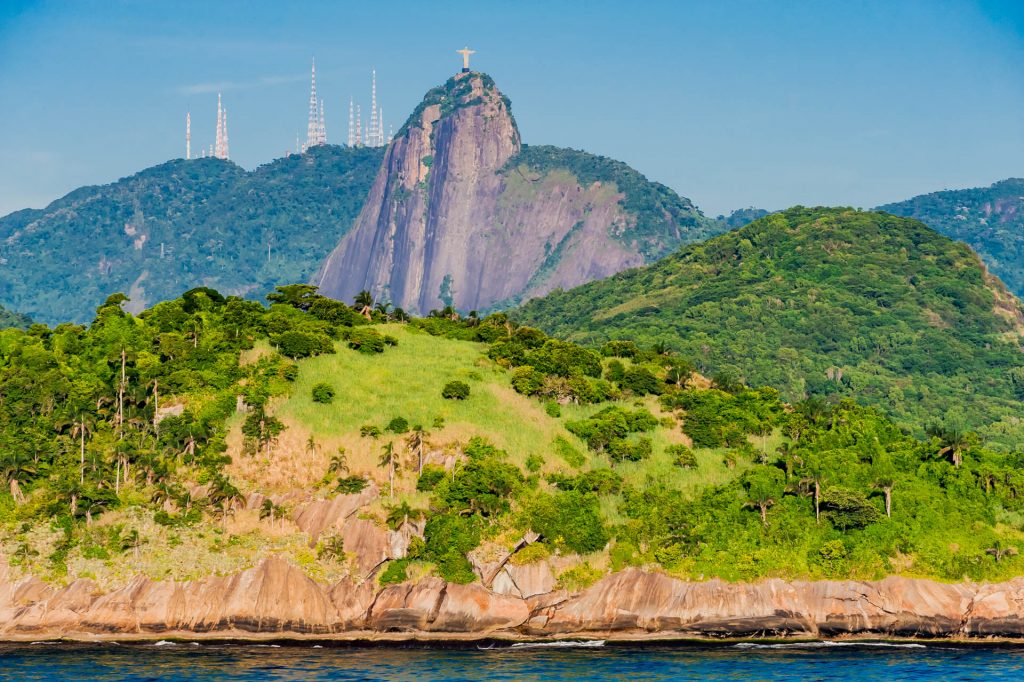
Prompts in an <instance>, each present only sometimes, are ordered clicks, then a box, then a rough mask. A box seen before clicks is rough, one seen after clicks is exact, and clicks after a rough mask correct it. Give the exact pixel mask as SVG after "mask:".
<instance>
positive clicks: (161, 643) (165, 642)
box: [153, 639, 178, 646]
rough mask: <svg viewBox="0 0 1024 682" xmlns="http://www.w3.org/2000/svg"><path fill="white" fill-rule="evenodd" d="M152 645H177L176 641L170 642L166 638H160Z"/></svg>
mask: <svg viewBox="0 0 1024 682" xmlns="http://www.w3.org/2000/svg"><path fill="white" fill-rule="evenodd" d="M153 646H178V643H177V642H171V641H169V640H166V639H161V640H160V641H159V642H157V643H155V644H154V645H153Z"/></svg>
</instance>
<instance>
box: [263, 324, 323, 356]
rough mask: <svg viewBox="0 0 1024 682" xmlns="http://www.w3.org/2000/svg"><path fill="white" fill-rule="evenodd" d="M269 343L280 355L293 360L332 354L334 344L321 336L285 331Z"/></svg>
mask: <svg viewBox="0 0 1024 682" xmlns="http://www.w3.org/2000/svg"><path fill="white" fill-rule="evenodd" d="M271 341H272V342H273V344H274V345H275V346H277V347H278V348H279V349H280V351H281V355H284V356H285V357H289V358H292V359H293V360H294V359H297V358H308V357H311V356H314V355H320V354H321V353H333V352H334V343H333V342H332V341H331V340H330V339H329V338H327V337H326V336H324V335H322V334H309V333H307V332H299V331H286V332H284V333H282V334H278V335H277V336H275V337H273V338H272V339H271Z"/></svg>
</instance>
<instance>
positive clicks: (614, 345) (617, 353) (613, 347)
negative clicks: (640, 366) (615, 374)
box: [601, 341, 640, 364]
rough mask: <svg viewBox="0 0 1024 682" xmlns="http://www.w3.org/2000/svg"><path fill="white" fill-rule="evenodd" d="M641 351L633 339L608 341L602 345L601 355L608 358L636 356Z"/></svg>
mask: <svg viewBox="0 0 1024 682" xmlns="http://www.w3.org/2000/svg"><path fill="white" fill-rule="evenodd" d="M639 352H640V348H638V347H637V345H636V343H635V342H633V341H608V342H606V343H605V344H604V345H603V346H601V355H603V356H605V357H606V358H607V357H616V358H635V357H636V356H637V353H639ZM620 364H621V363H620Z"/></svg>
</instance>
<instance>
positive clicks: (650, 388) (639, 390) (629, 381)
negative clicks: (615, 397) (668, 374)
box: [619, 367, 661, 395]
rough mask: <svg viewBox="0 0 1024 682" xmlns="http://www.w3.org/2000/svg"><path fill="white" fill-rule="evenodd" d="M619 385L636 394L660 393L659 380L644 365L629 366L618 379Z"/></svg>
mask: <svg viewBox="0 0 1024 682" xmlns="http://www.w3.org/2000/svg"><path fill="white" fill-rule="evenodd" d="M619 386H621V387H622V388H623V389H625V390H627V391H632V392H633V393H635V394H636V395H647V394H650V393H653V394H654V395H658V394H660V393H661V382H660V381H658V377H656V376H654V374H652V373H651V371H650V370H649V369H647V368H646V367H630V368H629V369H627V370H626V371H625V372H624V373H623V374H622V378H621V379H620V380H619Z"/></svg>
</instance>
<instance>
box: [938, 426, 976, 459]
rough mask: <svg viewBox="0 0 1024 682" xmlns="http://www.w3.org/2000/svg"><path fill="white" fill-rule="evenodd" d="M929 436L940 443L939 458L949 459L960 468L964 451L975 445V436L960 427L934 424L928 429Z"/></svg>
mask: <svg viewBox="0 0 1024 682" xmlns="http://www.w3.org/2000/svg"><path fill="white" fill-rule="evenodd" d="M926 431H927V433H928V435H929V436H931V437H932V438H935V439H937V440H938V442H939V451H938V455H939V457H949V458H950V461H952V462H953V466H954V467H959V466H960V465H961V464H963V461H964V451H965V450H967V449H968V448H970V447H971V446H972V445H974V443H975V440H976V438H975V436H974V434H972V433H968V432H966V431H963V430H962V429H960V428H959V427H956V426H954V427H945V426H942V425H941V424H932V425H930V426H929V427H928V428H927V429H926Z"/></svg>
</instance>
